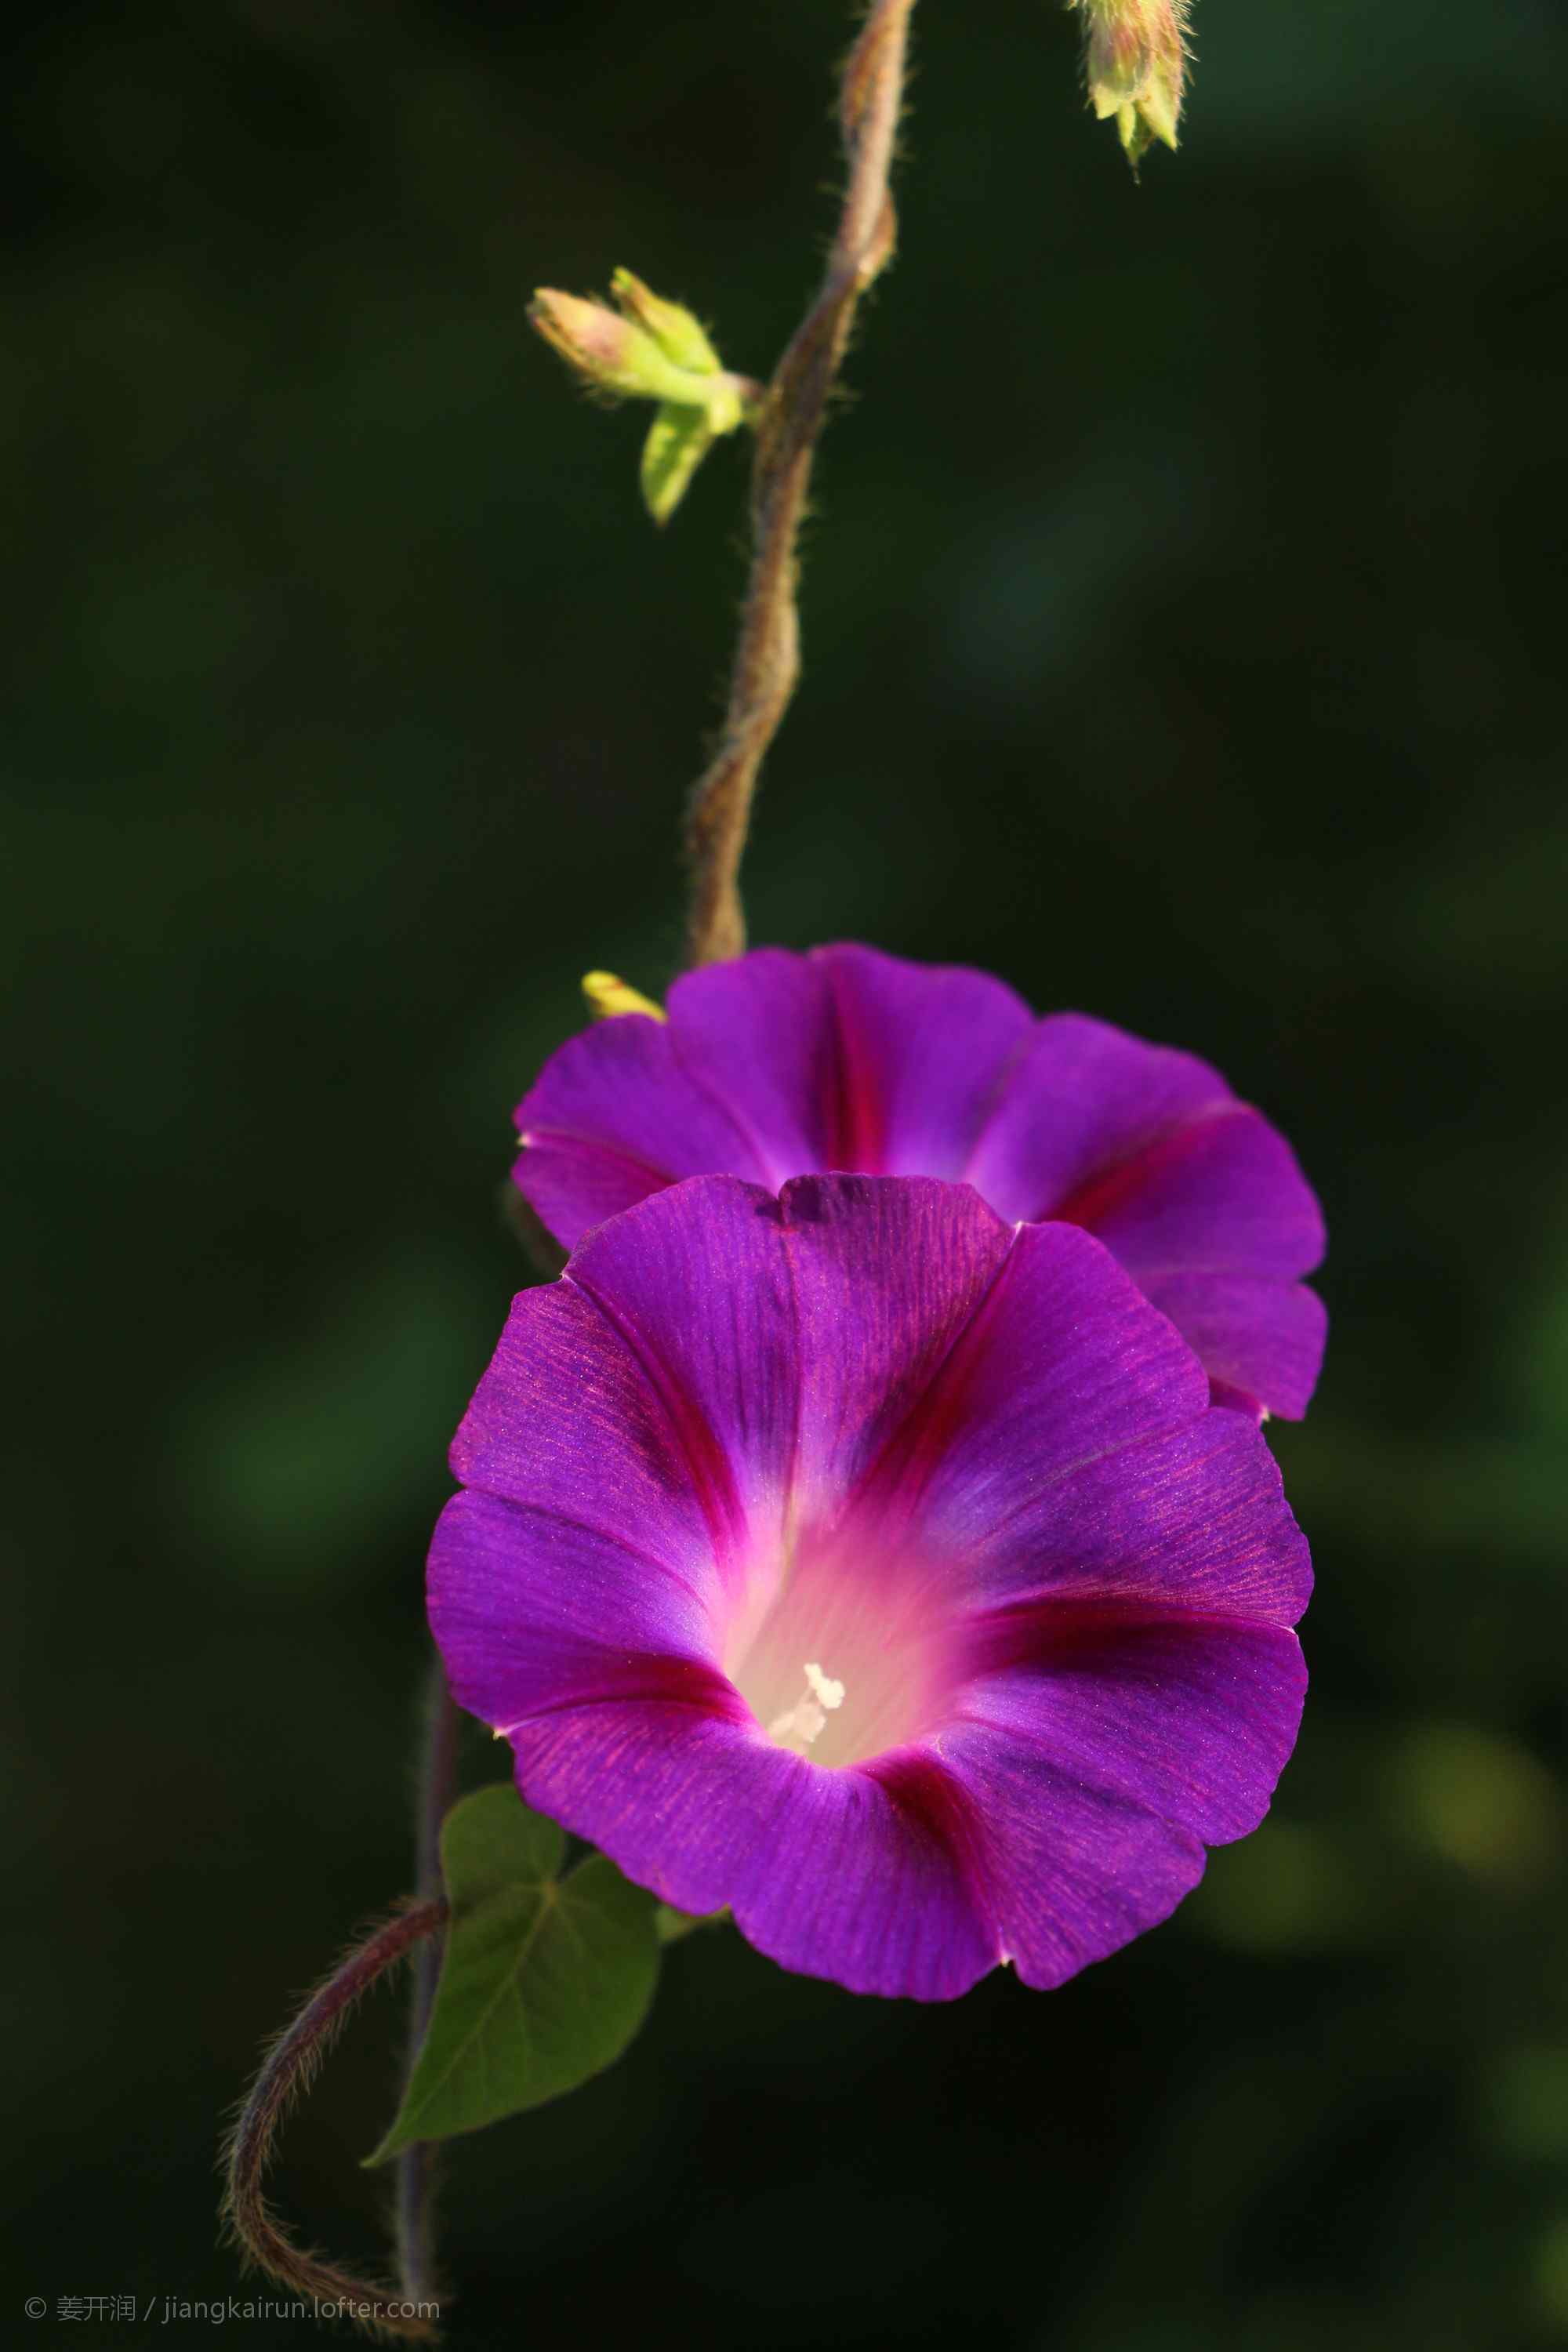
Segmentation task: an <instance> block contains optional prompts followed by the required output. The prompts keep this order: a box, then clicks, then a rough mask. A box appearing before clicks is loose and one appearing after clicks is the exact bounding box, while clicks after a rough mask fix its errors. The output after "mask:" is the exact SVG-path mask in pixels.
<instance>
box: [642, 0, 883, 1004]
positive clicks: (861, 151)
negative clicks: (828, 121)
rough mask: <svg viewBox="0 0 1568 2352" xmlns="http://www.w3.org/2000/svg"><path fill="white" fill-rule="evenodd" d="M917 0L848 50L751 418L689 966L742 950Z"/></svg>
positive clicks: (690, 849)
mask: <svg viewBox="0 0 1568 2352" xmlns="http://www.w3.org/2000/svg"><path fill="white" fill-rule="evenodd" d="M913 8H914V0H875V5H874V6H873V7H872V9H871V12H870V15H869V16H868V17H867V19H866V23H865V26H863V28H862V30H861V33H860V37H859V38H858V41H857V42H856V44H855V47H854V48H853V49H852V50H851V51H850V53H849V58H848V60H847V64H846V66H845V68H844V79H843V82H842V85H841V87H840V91H839V100H838V121H839V127H840V130H841V131H842V134H843V138H844V144H845V148H846V151H847V155H848V158H849V183H848V186H847V190H846V192H845V198H844V209H843V211H842V213H841V215H840V216H839V221H838V228H837V235H836V236H835V237H834V240H833V251H832V254H831V256H830V257H829V260H828V265H827V275H826V278H825V280H824V282H823V286H822V290H821V291H820V293H819V294H818V295H817V297H816V301H815V302H814V303H813V304H812V306H811V309H810V310H808V311H807V312H806V315H805V318H804V319H803V320H802V321H801V323H800V325H799V327H798V328H797V329H796V330H795V335H794V337H793V338H792V340H791V341H790V344H789V347H788V349H787V350H786V352H784V357H783V359H782V360H781V361H780V362H779V364H778V368H777V370H776V372H775V373H774V375H773V382H772V383H770V384H769V386H768V389H767V394H766V397H765V399H764V401H763V408H762V414H761V415H760V417H759V418H758V421H757V441H756V452H755V456H754V457H753V460H752V488H751V512H752V568H751V574H750V578H749V580H748V582H747V585H746V594H745V601H744V604H742V610H741V628H740V635H739V637H738V639H737V641H736V646H735V658H734V666H733V668H732V670H731V679H730V691H729V698H728V704H727V708H726V709H725V713H724V723H723V730H722V732H721V736H720V740H719V746H718V749H717V751H715V752H714V755H713V757H712V759H711V761H710V762H709V765H708V767H707V769H706V770H705V772H704V773H703V774H702V775H701V777H700V779H699V781H698V783H697V785H696V788H695V790H694V791H693V793H692V795H691V802H690V806H689V810H688V813H687V821H686V847H687V854H688V856H689V859H690V863H691V898H690V913H689V922H688V928H687V939H686V961H687V962H688V964H689V965H692V966H695V965H698V964H704V963H721V962H723V961H725V960H726V959H727V958H728V957H731V956H737V955H740V954H741V953H742V950H744V948H745V944H746V920H745V915H744V912H743V911H742V905H741V891H740V879H739V877H740V870H741V856H742V851H743V850H744V848H745V845H746V831H747V827H748V825H749V824H750V822H751V814H752V799H753V796H754V794H755V792H756V786H757V775H758V772H759V771H760V769H761V767H762V764H763V758H764V756H765V755H766V752H767V749H768V746H769V744H770V743H771V742H772V741H773V737H774V735H775V734H776V733H777V731H778V727H779V722H780V720H781V719H783V717H784V712H785V710H786V709H787V708H788V706H789V700H790V697H791V695H792V694H793V693H794V692H795V681H796V679H797V678H798V677H799V675H800V617H799V613H798V610H797V607H796V602H795V586H796V579H797V574H798V570H799V558H798V541H799V538H800V526H801V520H802V518H803V516H804V515H805V504H806V497H807V493H808V491H809V488H810V486H811V468H812V461H813V459H814V457H815V456H816V443H817V437H818V436H819V435H820V433H821V430H822V423H823V418H824V415H825V414H826V408H827V401H828V395H829V394H830V393H831V392H832V389H833V384H834V379H835V378H836V376H837V373H838V367H839V362H841V360H842V359H843V356H844V351H845V346H846V344H847V341H848V340H849V330H850V327H851V325H852V324H853V321H854V318H855V310H856V307H857V305H858V302H859V299H860V297H861V295H862V294H863V293H864V292H865V291H866V289H867V287H868V286H869V285H870V283H871V281H872V279H873V278H875V277H876V276H877V274H878V272H879V270H881V269H882V268H885V267H886V265H887V263H888V261H889V258H890V257H891V255H892V251H893V245H894V241H895V236H896V234H897V223H896V219H895V215H894V212H893V200H892V195H891V193H890V191H889V173H890V172H891V169H892V162H893V150H894V143H895V141H896V138H897V135H898V127H899V115H900V109H901V107H902V103H903V89H904V64H905V53H906V48H907V44H908V37H909V22H910V14H911V13H912V11H913Z"/></svg>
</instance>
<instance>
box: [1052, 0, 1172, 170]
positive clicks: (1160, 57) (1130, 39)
mask: <svg viewBox="0 0 1568 2352" xmlns="http://www.w3.org/2000/svg"><path fill="white" fill-rule="evenodd" d="M1073 5H1076V6H1078V7H1079V8H1081V9H1082V11H1083V15H1084V19H1085V26H1084V78H1085V79H1086V81H1087V82H1088V85H1089V104H1090V105H1091V106H1092V107H1093V109H1094V110H1095V113H1096V114H1097V115H1098V117H1099V118H1100V121H1102V122H1103V121H1106V120H1107V119H1108V118H1110V117H1114V119H1115V122H1116V128H1117V131H1118V134H1119V135H1120V137H1121V144H1122V146H1123V148H1124V149H1125V151H1126V153H1127V159H1128V161H1129V163H1131V164H1132V166H1133V168H1134V170H1136V168H1137V165H1138V162H1139V159H1140V157H1141V156H1142V154H1143V152H1144V151H1145V150H1146V149H1147V148H1149V147H1150V146H1152V144H1153V142H1154V141H1155V140H1156V139H1159V140H1162V141H1163V142H1164V144H1165V145H1166V146H1167V147H1173V146H1174V145H1175V143H1176V126H1177V124H1178V122H1179V121H1180V120H1181V113H1182V89H1183V83H1184V80H1185V78H1186V65H1187V16H1188V0H1073Z"/></svg>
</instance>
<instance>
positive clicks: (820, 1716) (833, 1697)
mask: <svg viewBox="0 0 1568 2352" xmlns="http://www.w3.org/2000/svg"><path fill="white" fill-rule="evenodd" d="M843 1704H844V1685H843V1684H842V1683H836V1682H835V1681H834V1679H833V1677H832V1675H825V1674H824V1673H823V1671H822V1668H821V1667H820V1666H819V1665H818V1664H816V1660H815V1659H807V1661H806V1665H805V1697H804V1698H797V1699H796V1701H795V1705H794V1706H791V1707H786V1708H785V1710H784V1714H783V1715H779V1716H775V1717H773V1721H772V1723H770V1724H769V1726H768V1738H770V1739H776V1740H777V1741H778V1743H779V1745H780V1746H781V1747H783V1748H793V1747H794V1746H795V1744H796V1742H797V1741H798V1742H799V1744H800V1745H801V1746H802V1747H803V1748H809V1747H810V1746H811V1744H812V1742H813V1740H815V1739H816V1738H820V1736H821V1734H822V1732H823V1730H824V1729H825V1728H826V1723H827V1717H828V1716H829V1715H830V1714H831V1713H832V1711H833V1709H834V1708H835V1707H839V1706H843Z"/></svg>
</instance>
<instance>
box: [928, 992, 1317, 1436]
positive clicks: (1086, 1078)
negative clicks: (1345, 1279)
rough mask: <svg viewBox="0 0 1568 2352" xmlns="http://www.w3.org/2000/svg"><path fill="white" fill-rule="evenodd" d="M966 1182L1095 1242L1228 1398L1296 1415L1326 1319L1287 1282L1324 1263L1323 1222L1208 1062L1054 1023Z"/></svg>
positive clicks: (1283, 1159) (1262, 1127)
mask: <svg viewBox="0 0 1568 2352" xmlns="http://www.w3.org/2000/svg"><path fill="white" fill-rule="evenodd" d="M967 1173H968V1175H969V1178H970V1181H971V1182H972V1183H973V1184H974V1185H976V1186H977V1187H978V1189H979V1190H980V1191H981V1192H983V1193H984V1196H985V1198H986V1199H987V1200H988V1201H991V1202H994V1205H995V1207H996V1208H997V1209H998V1211H999V1212H1000V1213H1002V1214H1004V1215H1011V1216H1016V1217H1025V1218H1032V1219H1033V1218H1046V1217H1049V1218H1059V1219H1065V1220H1068V1221H1069V1222H1070V1223H1074V1224H1079V1225H1082V1226H1084V1227H1085V1228H1086V1229H1087V1230H1088V1231H1089V1232H1090V1233H1092V1234H1097V1235H1098V1236H1099V1238H1100V1240H1101V1241H1103V1242H1104V1243H1105V1244H1106V1245H1107V1247H1108V1248H1110V1249H1111V1250H1113V1251H1114V1252H1115V1254H1116V1255H1117V1256H1118V1257H1119V1258H1120V1259H1121V1263H1122V1265H1125V1267H1126V1268H1127V1271H1128V1272H1129V1274H1131V1276H1132V1277H1133V1279H1134V1281H1136V1282H1137V1283H1138V1285H1139V1286H1140V1287H1141V1288H1142V1290H1143V1291H1145V1292H1146V1294H1147V1295H1148V1297H1150V1298H1152V1300H1153V1301H1154V1303H1155V1305H1156V1306H1157V1307H1161V1308H1162V1310H1163V1312H1164V1313H1165V1314H1167V1315H1169V1316H1170V1317H1171V1318H1172V1320H1173V1322H1174V1323H1175V1324H1176V1325H1177V1327H1178V1328H1180V1330H1181V1331H1182V1333H1183V1335H1184V1338H1186V1339H1188V1340H1189V1341H1190V1342H1191V1344H1192V1345H1193V1347H1194V1348H1195V1349H1196V1350H1197V1352H1198V1354H1199V1355H1200V1356H1201V1357H1202V1358H1203V1360H1204V1362H1205V1366H1206V1367H1207V1369H1208V1370H1209V1372H1210V1374H1211V1375H1212V1377H1213V1379H1214V1381H1215V1383H1216V1384H1217V1385H1218V1386H1219V1387H1220V1388H1222V1389H1232V1390H1237V1391H1240V1395H1239V1396H1238V1397H1237V1398H1236V1399H1235V1400H1234V1402H1240V1403H1244V1404H1248V1405H1251V1406H1252V1408H1253V1409H1254V1411H1255V1412H1256V1411H1257V1410H1258V1408H1260V1407H1261V1406H1265V1405H1266V1406H1268V1409H1269V1410H1270V1411H1271V1412H1280V1413H1284V1414H1286V1415H1288V1416H1290V1417H1295V1416H1296V1415H1299V1414H1300V1413H1301V1412H1304V1411H1305V1409H1306V1404H1307V1400H1308V1398H1309V1397H1310V1394H1311V1391H1312V1385H1313V1382H1314V1381H1315V1380H1316V1378H1317V1371H1318V1366H1319V1363H1320V1362H1321V1357H1322V1343H1323V1336H1324V1330H1325V1321H1326V1318H1324V1317H1323V1315H1322V1313H1321V1309H1320V1308H1319V1307H1318V1305H1317V1302H1316V1300H1314V1299H1310V1294H1305V1293H1302V1292H1300V1291H1299V1290H1297V1289H1295V1288H1294V1287H1293V1284H1294V1281H1295V1277H1296V1276H1299V1275H1302V1274H1308V1273H1310V1271H1311V1269H1312V1268H1313V1267H1314V1266H1315V1265H1318V1263H1319V1262H1320V1260H1321V1257H1322V1255H1323V1222H1322V1216H1321V1212H1320V1210H1319V1208H1318V1204H1317V1202H1316V1200H1315V1199H1314V1197H1313V1195H1312V1192H1311V1190H1310V1186H1309V1185H1308V1183H1307V1181H1306V1179H1305V1178H1304V1177H1303V1175H1302V1174H1301V1171H1300V1167H1299V1166H1298V1164H1297V1161H1296V1158H1295V1155H1294V1153H1293V1152H1292V1151H1291V1150H1290V1147H1289V1144H1288V1143H1287V1142H1286V1141H1285V1139H1284V1138H1283V1137H1282V1136H1281V1135H1279V1133H1277V1131H1276V1130H1275V1129H1273V1128H1272V1127H1270V1126H1269V1125H1268V1121H1267V1120H1266V1119H1265V1118H1262V1117H1261V1115H1260V1114H1259V1113H1258V1112H1257V1111H1255V1110H1253V1109H1251V1108H1249V1107H1248V1106H1247V1104H1245V1103H1240V1102H1237V1100H1236V1098H1235V1097H1234V1096H1233V1095H1232V1094H1231V1092H1230V1089H1229V1088H1228V1087H1226V1083H1225V1081H1224V1079H1223V1078H1221V1077H1220V1076H1219V1075H1218V1073H1217V1072H1216V1071H1214V1070H1211V1069H1210V1068H1209V1067H1208V1066H1207V1064H1206V1063H1204V1062H1200V1061H1197V1060H1195V1059H1194V1057H1193V1056H1192V1055H1188V1054H1178V1053H1174V1052H1173V1051H1171V1050H1170V1049H1169V1048H1167V1047H1164V1046H1158V1045H1145V1044H1144V1043H1143V1041H1142V1039H1141V1038H1137V1037H1131V1036H1128V1035H1127V1034H1125V1033H1124V1032H1123V1031H1121V1030H1119V1029H1113V1028H1111V1027H1110V1026H1109V1025H1108V1024H1106V1023H1104V1022H1100V1021H1092V1020H1089V1018H1087V1017H1086V1016H1085V1015H1083V1014H1081V1013H1058V1014H1056V1015H1054V1016H1052V1017H1051V1018H1050V1019H1048V1020H1045V1021H1042V1022H1041V1023H1040V1024H1039V1026H1038V1029H1037V1033H1036V1036H1035V1042H1034V1044H1033V1045H1032V1047H1031V1049H1030V1051H1029V1052H1028V1054H1027V1055H1026V1056H1025V1057H1024V1058H1023V1060H1022V1061H1021V1062H1020V1063H1019V1064H1018V1065H1017V1066H1016V1068H1015V1070H1014V1072H1013V1074H1012V1076H1010V1078H1009V1080H1008V1083H1007V1086H1006V1088H1005V1093H1004V1095H1003V1097H1002V1099H1001V1101H1000V1103H999V1105H998V1107H997V1109H996V1112H995V1114H994V1117H993V1118H992V1119H991V1120H990V1122H989V1124H988V1125H987V1127H986V1129H985V1131H984V1135H983V1136H982V1137H981V1138H980V1140H979V1143H978V1145H977V1147H976V1150H975V1151H974V1154H973V1158H972V1160H971V1161H970V1164H969V1168H968V1171H967ZM1238 1277H1247V1278H1248V1279H1247V1280H1245V1281H1244V1280H1241V1279H1238ZM1303 1301H1306V1302H1307V1303H1303ZM1225 1401H1226V1402H1232V1401H1233V1400H1232V1399H1230V1398H1228V1397H1227V1398H1226V1400H1225Z"/></svg>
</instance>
